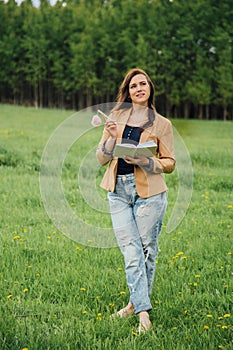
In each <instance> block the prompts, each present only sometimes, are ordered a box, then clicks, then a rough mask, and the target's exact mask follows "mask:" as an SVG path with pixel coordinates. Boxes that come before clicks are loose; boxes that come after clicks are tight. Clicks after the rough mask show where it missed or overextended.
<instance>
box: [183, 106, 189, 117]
mask: <svg viewBox="0 0 233 350" xmlns="http://www.w3.org/2000/svg"><path fill="white" fill-rule="evenodd" d="M184 119H189V104H188V102H184Z"/></svg>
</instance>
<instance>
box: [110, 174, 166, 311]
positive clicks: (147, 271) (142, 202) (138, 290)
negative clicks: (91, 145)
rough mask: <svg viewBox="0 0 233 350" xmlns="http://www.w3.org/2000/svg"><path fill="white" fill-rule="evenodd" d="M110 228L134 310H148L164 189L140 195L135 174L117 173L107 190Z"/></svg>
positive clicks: (164, 200)
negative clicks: (144, 196)
mask: <svg viewBox="0 0 233 350" xmlns="http://www.w3.org/2000/svg"><path fill="white" fill-rule="evenodd" d="M108 199H109V204H110V212H111V218H112V224H113V229H114V232H115V235H116V239H117V242H118V245H119V248H120V250H121V252H122V254H123V256H124V261H125V272H126V280H127V284H128V287H129V291H130V300H129V301H130V302H131V303H132V304H133V305H134V312H135V313H136V314H137V313H138V312H141V311H150V310H151V309H152V306H151V303H150V295H151V291H152V284H153V280H154V275H155V268H156V258H157V253H158V237H159V234H160V230H161V227H162V221H163V217H164V214H165V211H166V207H167V193H166V192H163V193H160V194H158V195H155V196H152V197H149V198H141V197H139V196H138V194H137V192H136V187H135V182H134V174H128V175H118V176H117V183H116V188H115V192H109V193H108Z"/></svg>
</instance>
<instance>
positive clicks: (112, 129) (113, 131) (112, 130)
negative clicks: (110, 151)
mask: <svg viewBox="0 0 233 350" xmlns="http://www.w3.org/2000/svg"><path fill="white" fill-rule="evenodd" d="M105 130H107V132H108V133H109V135H110V136H111V137H112V139H114V140H116V139H117V124H116V123H115V122H114V121H112V120H108V121H107V122H106V124H105Z"/></svg>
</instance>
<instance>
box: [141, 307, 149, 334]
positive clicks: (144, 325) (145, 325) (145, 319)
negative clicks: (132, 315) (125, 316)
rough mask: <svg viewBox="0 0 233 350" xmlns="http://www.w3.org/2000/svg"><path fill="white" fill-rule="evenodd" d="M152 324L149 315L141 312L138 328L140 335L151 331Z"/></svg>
mask: <svg viewBox="0 0 233 350" xmlns="http://www.w3.org/2000/svg"><path fill="white" fill-rule="evenodd" d="M151 327H152V324H151V321H150V318H149V314H148V312H147V311H142V312H139V327H138V332H139V334H140V333H145V332H147V331H148V330H149V329H151Z"/></svg>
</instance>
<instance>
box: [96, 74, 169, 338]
mask: <svg viewBox="0 0 233 350" xmlns="http://www.w3.org/2000/svg"><path fill="white" fill-rule="evenodd" d="M153 100H154V86H153V83H152V81H151V79H150V77H149V76H148V75H147V73H146V72H144V71H143V70H141V69H137V68H135V69H132V70H130V71H129V72H128V73H127V74H126V76H125V78H124V80H123V82H122V84H121V86H120V89H119V93H118V98H117V101H118V104H117V105H116V107H115V108H114V109H113V111H112V113H111V115H110V118H109V119H106V124H105V128H104V131H103V135H102V138H101V141H100V143H99V146H98V149H97V152H96V156H97V159H98V161H99V163H100V164H101V165H105V164H107V163H108V164H109V166H108V168H107V170H106V172H105V175H104V177H103V179H102V182H101V187H103V188H104V189H106V190H107V191H108V199H109V204H110V212H111V219H112V224H113V228H114V232H115V235H116V239H117V242H118V245H119V248H120V250H121V252H122V254H123V256H124V261H125V271H126V279H127V284H128V287H129V291H130V299H129V303H128V305H127V306H126V307H125V308H123V309H121V310H119V311H118V312H117V313H116V314H115V315H117V316H119V317H124V318H125V317H128V316H130V315H131V314H133V313H135V314H137V315H138V316H139V332H142V331H143V332H144V331H147V330H149V329H150V328H151V327H152V324H151V321H150V318H149V311H150V310H151V309H152V306H151V303H150V295H151V291H152V284H153V280H154V274H155V267H156V266H155V264H156V257H157V252H158V237H159V234H160V230H161V226H162V221H163V217H164V214H165V210H166V206H167V193H166V191H167V186H166V184H165V181H164V178H163V175H162V173H171V172H172V171H173V170H174V168H175V158H174V147H173V133H172V125H171V122H170V121H169V120H168V119H166V118H164V117H162V116H161V115H159V114H158V113H157V112H156V110H155V107H154V104H153ZM151 140H153V141H154V142H155V143H156V144H157V151H156V154H152V155H151V157H145V156H136V157H135V158H132V157H130V156H127V154H126V155H125V156H124V157H123V158H117V157H114V156H113V152H114V147H115V144H116V143H122V142H123V143H126V142H127V143H134V144H138V143H142V142H146V141H151Z"/></svg>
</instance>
